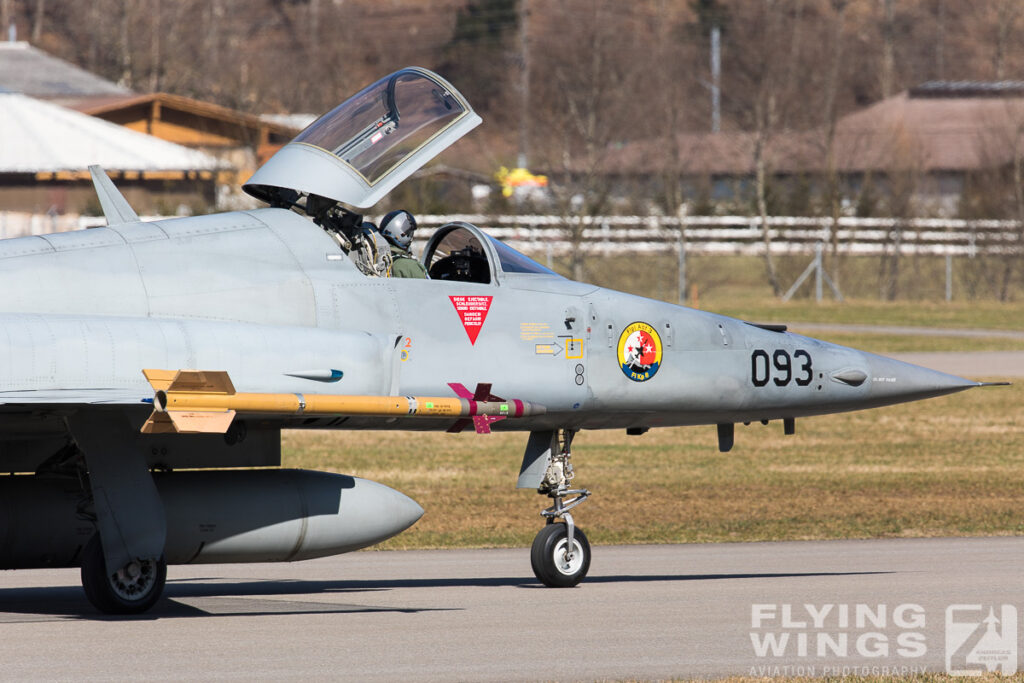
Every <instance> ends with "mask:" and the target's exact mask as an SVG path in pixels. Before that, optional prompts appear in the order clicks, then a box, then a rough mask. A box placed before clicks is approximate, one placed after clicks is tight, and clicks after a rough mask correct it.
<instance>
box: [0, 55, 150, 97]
mask: <svg viewBox="0 0 1024 683" xmlns="http://www.w3.org/2000/svg"><path fill="white" fill-rule="evenodd" d="M0 86H2V87H4V88H6V89H7V90H11V91H14V92H20V93H23V94H25V95H29V96H31V97H43V98H49V97H88V96H95V95H127V94H130V93H131V92H132V91H131V90H129V89H128V88H125V87H123V86H120V85H118V84H117V83H114V82H113V81H108V80H107V79H105V78H100V77H99V76H97V75H96V74H93V73H89V72H88V71H86V70H85V69H81V68H79V67H77V66H75V65H74V64H71V63H70V62H65V61H64V60H63V59H58V58H57V57H54V56H53V55H50V54H47V53H46V52H43V51H42V50H38V49H36V48H34V47H32V46H31V45H29V44H28V43H24V42H0Z"/></svg>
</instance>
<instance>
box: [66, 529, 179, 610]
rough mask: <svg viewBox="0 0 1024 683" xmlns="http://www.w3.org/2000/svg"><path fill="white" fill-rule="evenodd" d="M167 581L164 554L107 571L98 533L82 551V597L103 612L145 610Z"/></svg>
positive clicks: (152, 603)
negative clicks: (83, 591)
mask: <svg viewBox="0 0 1024 683" xmlns="http://www.w3.org/2000/svg"><path fill="white" fill-rule="evenodd" d="M166 582H167V563H166V562H165V561H164V558H163V557H161V558H159V559H157V560H146V561H143V562H136V563H133V564H132V565H129V566H128V567H123V568H122V569H119V570H118V571H115V572H108V571H107V562H106V560H105V559H104V557H103V546H102V545H101V544H100V535H99V534H94V535H93V537H92V538H91V539H90V540H89V542H88V543H87V544H86V546H85V549H84V550H83V551H82V588H84V589H85V597H87V598H89V602H91V603H92V604H93V606H94V607H95V608H96V609H98V610H99V611H101V612H104V613H106V614H140V613H142V612H145V611H146V610H148V609H149V608H150V607H152V606H153V605H154V604H156V601H157V600H159V599H160V596H161V595H162V594H163V592H164V584H165V583H166Z"/></svg>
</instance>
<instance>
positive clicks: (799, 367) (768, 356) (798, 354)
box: [750, 349, 814, 387]
mask: <svg viewBox="0 0 1024 683" xmlns="http://www.w3.org/2000/svg"><path fill="white" fill-rule="evenodd" d="M750 378H751V381H752V382H753V383H754V386H755V387H763V386H767V385H768V383H769V382H774V383H775V386H778V387H784V386H786V385H788V384H789V383H790V382H793V381H795V382H796V383H797V386H801V387H806V386H807V385H808V384H810V383H811V380H812V379H814V370H813V369H812V367H811V354H809V353H807V352H806V351H804V350H803V349H797V350H796V351H794V352H793V355H792V356H790V355H789V352H788V351H786V350H785V349H776V350H775V351H772V352H771V353H769V352H768V351H765V350H764V349H754V351H753V352H752V353H751V354H750Z"/></svg>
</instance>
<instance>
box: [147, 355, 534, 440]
mask: <svg viewBox="0 0 1024 683" xmlns="http://www.w3.org/2000/svg"><path fill="white" fill-rule="evenodd" d="M143 374H145V376H146V379H148V380H149V383H150V384H151V385H152V386H153V388H154V389H155V391H156V394H155V395H154V397H153V413H152V415H150V417H149V419H148V420H146V423H145V424H144V425H143V426H142V432H143V433H144V434H159V433H167V432H173V433H185V434H223V433H225V432H226V431H227V430H228V427H230V426H231V422H232V421H233V420H234V418H235V415H236V414H239V413H241V414H244V415H295V416H300V415H301V416H304V417H310V416H315V417H341V416H345V417H349V416H361V417H433V418H452V419H454V420H462V419H473V420H474V424H477V431H478V432H487V431H489V429H488V427H487V425H488V423H489V422H493V421H495V420H498V419H505V418H517V417H530V416H534V415H543V414H544V413H545V412H546V409H545V407H544V406H542V405H539V404H537V403H530V402H528V401H521V400H519V399H511V400H504V399H499V398H498V397H496V396H492V395H490V393H489V391H488V392H486V395H485V396H484V397H483V398H484V399H485V400H476V399H474V398H472V397H467V396H466V392H465V390H464V389H463V388H462V387H461V385H451V386H452V388H453V390H455V391H456V392H457V393H459V394H460V396H459V397H457V398H452V397H443V396H348V395H338V394H303V393H239V392H236V391H235V387H234V384H233V383H232V382H231V378H230V377H229V376H228V373H227V372H223V371H201V370H178V371H173V370H153V369H146V370H143ZM486 386H487V387H488V389H489V385H486ZM460 390H461V391H460ZM478 393H479V392H478ZM477 418H487V419H486V420H482V421H478V420H477Z"/></svg>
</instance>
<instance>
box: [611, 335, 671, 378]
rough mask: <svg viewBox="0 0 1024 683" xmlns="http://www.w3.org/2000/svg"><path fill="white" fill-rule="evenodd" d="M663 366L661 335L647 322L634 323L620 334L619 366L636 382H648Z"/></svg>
mask: <svg viewBox="0 0 1024 683" xmlns="http://www.w3.org/2000/svg"><path fill="white" fill-rule="evenodd" d="M660 366H661V337H659V336H658V332H657V331H656V330H655V329H654V328H653V327H651V326H650V325H648V324H647V323H639V322H637V323H633V324H632V325H629V326H628V327H626V329H624V330H623V331H622V334H620V335H619V367H621V368H622V373H623V374H624V375H626V377H628V378H630V379H631V380H633V381H634V382H646V381H647V380H649V379H650V378H652V377H654V375H655V373H656V372H658V368H659V367H660Z"/></svg>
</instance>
